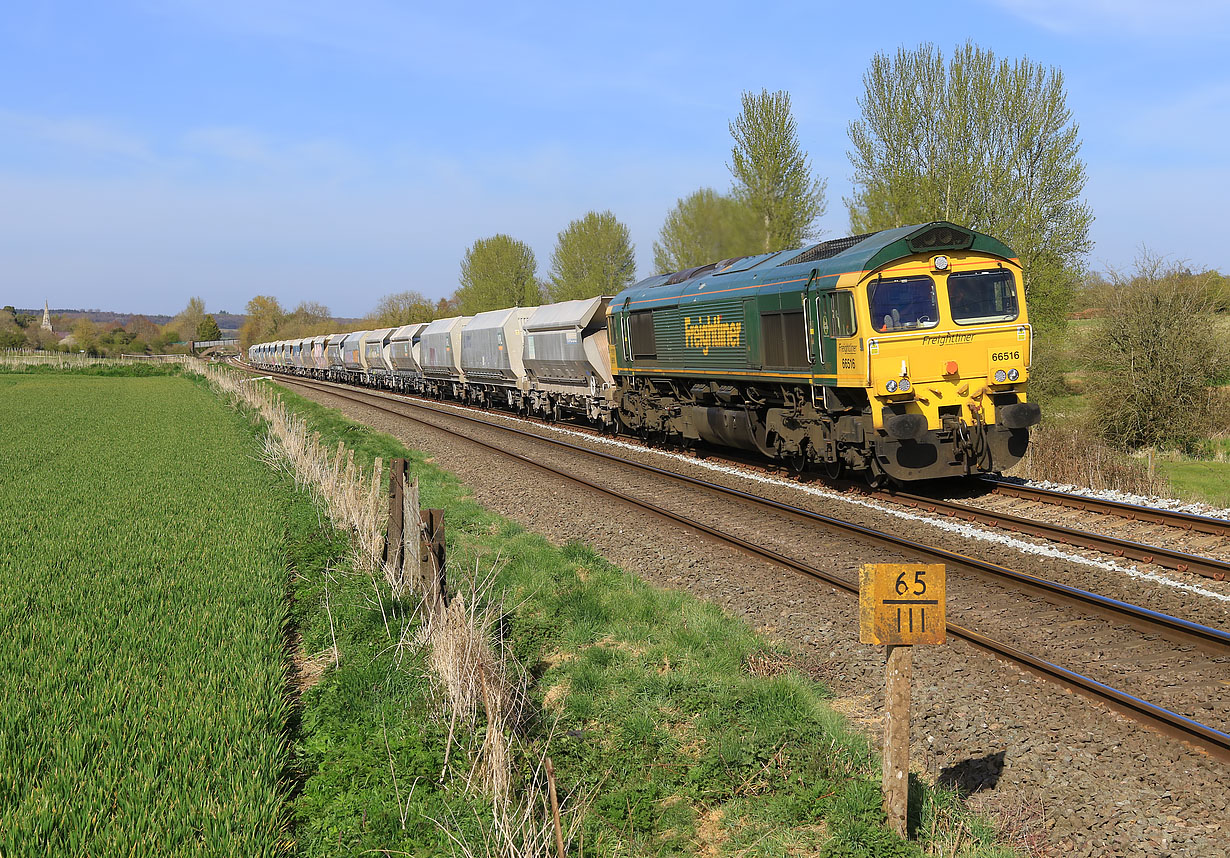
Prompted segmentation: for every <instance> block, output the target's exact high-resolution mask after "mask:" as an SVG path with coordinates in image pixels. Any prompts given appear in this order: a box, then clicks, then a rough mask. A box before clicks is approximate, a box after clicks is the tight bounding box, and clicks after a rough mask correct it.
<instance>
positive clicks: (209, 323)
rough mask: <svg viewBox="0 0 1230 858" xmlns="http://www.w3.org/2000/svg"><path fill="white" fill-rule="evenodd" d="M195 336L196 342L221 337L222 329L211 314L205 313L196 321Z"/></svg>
mask: <svg viewBox="0 0 1230 858" xmlns="http://www.w3.org/2000/svg"><path fill="white" fill-rule="evenodd" d="M196 338H197V341H198V342H210V341H212V340H220V339H222V329H221V328H219V327H218V321H217V320H216V319H215V318H214V317H213V315H212V314H210V313H206V314H205V317H204V318H203V319H201V321H200V322H198V323H197V326H196Z"/></svg>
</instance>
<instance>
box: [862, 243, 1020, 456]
mask: <svg viewBox="0 0 1230 858" xmlns="http://www.w3.org/2000/svg"><path fill="white" fill-rule="evenodd" d="M855 294H856V297H857V298H858V299H859V300H860V303H862V304H863V306H862V307H861V308H860V309H861V310H862V312H863V313H865V316H864V318H865V320H866V322H867V327H865V328H864V330H866V331H868V332H869V333H868V337H867V341H866V355H867V358H866V375H865V377H864V382H865V386H866V388H867V397H868V401H869V403H870V404H871V406H872V407H871V417H872V421H873V424H874V427H875V429H876V430H886V429H889V430H891V429H892V428H893V426H892V425H891V424H892V421H893V419H894V418H895V417H899V416H901V415H919V416H921V417H923V418H925V421H926V422H925V427H923V426H922V425H921V423H920V421H919V420H918V419H917V418H914V419H911V420H909V421H906V422H908V424H909V426H910V427H911V432H913V433H914V434H917V433H918V432H920V431H924V429H925V430H926V431H939V430H953V429H954V428H955V427H958V425H959V424H963V425H964V426H967V427H968V426H978V425H987V426H992V425H995V424H996V423H997V420H998V418H999V414H998V412H999V411H1000V410H1002V409H1009V413H1010V414H1011V417H1012V419H1011V420H1010V421H1009V422H1011V423H1013V424H1016V423H1020V422H1021V421H1022V420H1023V419H1024V418H1023V417H1022V416H1021V415H1020V414H1019V413H1016V414H1012V413H1011V410H1012V409H1011V407H1012V406H1017V405H1021V404H1023V403H1025V402H1027V394H1026V388H1027V382H1028V377H1029V366H1030V359H1031V349H1032V331H1031V329H1030V326H1029V321H1028V316H1027V313H1026V309H1025V295H1024V290H1023V288H1022V285H1021V270H1020V267H1019V265H1017V264H1016V262H1015V260H1002V259H998V258H994V257H992V258H988V257H987V256H985V255H981V254H970V253H952V254H945V255H940V256H933V257H914V258H911V259H909V260H906V261H904V262H903V263H901V264H898V265H894V266H891V267H889V268H886V269H884V270H881V271H877V272H875V274H873V275H871V276H867V277H865V278H864V279H863V282H862V283H861V284H860V285H859V287H857V288H856V289H855ZM1017 410H1018V411H1019V409H1017ZM897 422H898V424H899V425H902V426H904V425H905V423H902V422H901V421H897ZM900 431H904V430H900ZM890 434H891V433H890ZM898 434H900V433H898Z"/></svg>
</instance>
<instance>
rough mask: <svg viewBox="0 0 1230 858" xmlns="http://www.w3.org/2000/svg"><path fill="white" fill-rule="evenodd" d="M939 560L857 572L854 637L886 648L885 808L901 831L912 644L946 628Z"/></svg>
mask: <svg viewBox="0 0 1230 858" xmlns="http://www.w3.org/2000/svg"><path fill="white" fill-rule="evenodd" d="M944 573H945V570H944V565H943V564H942V563H932V564H911V563H868V564H865V565H864V566H862V567H861V568H860V569H859V575H858V579H859V580H858V609H859V610H858V614H859V617H858V639H859V641H860V642H862V643H867V644H878V645H880V646H885V647H887V648H888V657H887V660H886V663H887V666H886V669H885V673H884V686H885V687H884V813H885V814H886V815H887V816H888V827H889V828H891V829H892V830H893V831H895V832H896V833H897V834H899V835H901V836H902V837H905V836H906V819H907V814H908V812H909V798H910V680H911V676H910V674H911V672H912V668H913V664H914V655H913V652H914V651H913V646H914V645H916V644H921V645H926V644H942V643H944V641H945V640H946V632H947V617H948V613H947V603H946V598H945V590H946V589H947V587H946V580H945V578H946V576H945V574H944Z"/></svg>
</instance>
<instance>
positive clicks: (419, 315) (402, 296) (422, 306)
mask: <svg viewBox="0 0 1230 858" xmlns="http://www.w3.org/2000/svg"><path fill="white" fill-rule="evenodd" d="M437 308H438V304H437V303H436V302H435V301H432V300H431V299H430V298H427V297H426V296H424V295H423V294H422V293H421V292H416V291H414V290H409V291H407V292H395V293H393V294H392V295H385V296H384V297H383V298H381V299H380V300H379V301H378V302H377V303H376V307H375V309H373V310H372V311H371V312H370V313H369V314H368V315H367V318H366V319H364V320H363V324H364V325H366V326H368V327H370V328H399V327H401V326H402V325H409V324H410V323H411V322H430V321H432V320H433V319H438V318H443V317H442V316H437V315H436V310H437Z"/></svg>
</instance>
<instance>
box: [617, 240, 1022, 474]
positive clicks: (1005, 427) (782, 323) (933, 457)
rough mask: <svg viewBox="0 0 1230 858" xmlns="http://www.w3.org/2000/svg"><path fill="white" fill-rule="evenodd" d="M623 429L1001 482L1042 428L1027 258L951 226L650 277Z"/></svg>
mask: <svg viewBox="0 0 1230 858" xmlns="http://www.w3.org/2000/svg"><path fill="white" fill-rule="evenodd" d="M608 313H609V319H608V329H609V331H608V336H609V342H610V349H611V363H612V369H613V376H614V383H615V387H616V389H615V391H613V393H614V397H613V399H614V401H615V403H616V415H617V419H618V421H619V424H620V426H621V428H623V429H625V430H627V431H630V432H633V433H637V434H642V435H644V436H646V437H649V438H657V439H662V440H667V439H675V440H679V441H693V440H704V441H708V442H710V443H714V444H723V445H728V446H735V447H742V448H745V449H748V450H755V451H759V452H760V453H762V454H764V455H766V456H770V457H772V458H776V459H781V460H784V461H787V462H789V463H791V464H792V466H794V467H796V468H800V469H801V468H804V467H807V466H808V465H813V466H816V467H819V468H822V469H824V470H826V471H827V472H828V473H829V474H830V475H832V476H836V475H837V474H838V473H840V472H841V471H843V470H845V469H851V470H865V471H866V473H867V474H868V475H869V477H870V478H871V479H872V480H873V481H882V480H884V479H885V478H891V479H894V480H898V481H909V480H916V479H929V478H935V477H946V476H955V475H967V474H972V473H980V472H991V471H1000V470H1003V469H1005V468H1008V467H1009V466H1011V465H1012V464H1014V463H1015V462H1017V461H1018V460H1019V459H1020V458H1021V456H1022V455H1023V454H1024V452H1025V449H1026V446H1027V445H1028V440H1029V430H1028V427H1029V426H1031V425H1033V424H1035V423H1037V422H1038V419H1039V417H1040V412H1039V409H1038V406H1037V405H1036V404H1034V403H1031V402H1029V401H1028V400H1027V398H1026V383H1027V378H1028V374H1029V364H1030V350H1031V342H1032V339H1031V330H1030V326H1029V322H1028V318H1027V315H1026V310H1025V295H1024V290H1023V288H1022V283H1021V268H1020V263H1019V261H1018V260H1017V258H1016V256H1015V254H1014V253H1013V252H1012V251H1011V250H1010V249H1009V248H1008V247H1006V246H1005V245H1004V244H1002V243H1001V242H999V241H997V240H996V239H994V238H992V237H991V236H988V235H983V234H980V233H978V232H975V231H973V230H969V229H965V228H963V227H959V226H956V225H954V224H951V223H946V222H938V223H930V224H924V225H919V226H909V227H902V228H900V229H892V230H886V231H883V232H877V233H872V234H869V235H858V236H851V237H849V238H841V239H837V240H834V241H825V242H821V243H819V244H816V245H813V246H811V247H808V248H805V249H802V250H791V251H784V252H781V253H771V254H764V255H760V256H750V257H742V258H735V259H726V260H723V261H722V262H718V263H714V264H711V265H705V266H701V267H699V268H694V269H690V270H687V271H680V272H678V273H676V274H671V275H662V276H659V277H653V278H649V279H647V280H643V281H641V282H640V283H637V284H636V285H634V286H632V287H630V288H628V289H626V290H624V291H623V292H621V293H620V294H619V295H617V296H616V297H615V298H613V299H612V300H611V303H610V306H609V310H608Z"/></svg>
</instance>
